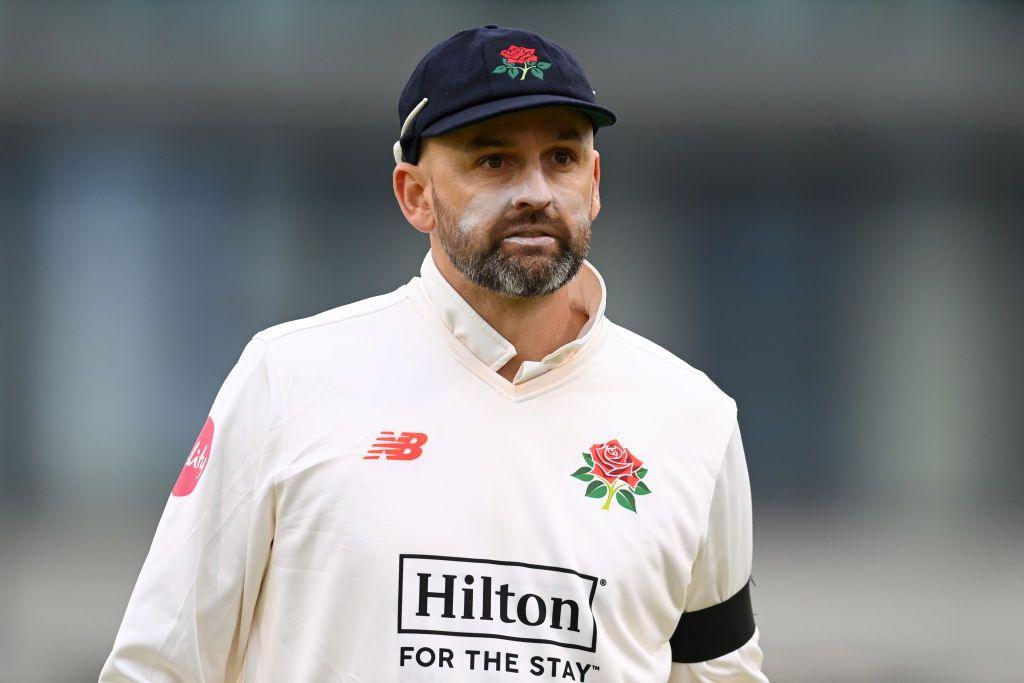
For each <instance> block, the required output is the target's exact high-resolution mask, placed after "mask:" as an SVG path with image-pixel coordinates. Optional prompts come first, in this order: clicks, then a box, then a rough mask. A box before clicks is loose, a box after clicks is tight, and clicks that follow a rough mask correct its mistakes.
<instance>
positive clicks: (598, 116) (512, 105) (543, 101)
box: [420, 93, 617, 138]
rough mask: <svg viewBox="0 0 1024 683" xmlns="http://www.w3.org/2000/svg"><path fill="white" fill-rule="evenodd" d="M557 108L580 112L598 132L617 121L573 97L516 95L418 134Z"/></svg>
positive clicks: (458, 114) (436, 123)
mask: <svg viewBox="0 0 1024 683" xmlns="http://www.w3.org/2000/svg"><path fill="white" fill-rule="evenodd" d="M559 105H562V106H568V107H575V108H577V109H580V110H582V111H583V113H584V114H586V115H587V116H589V117H590V120H591V121H593V122H594V125H595V126H596V127H598V128H601V127H603V126H610V125H612V124H613V123H615V121H616V120H617V117H616V116H615V114H614V113H613V112H612V110H611V109H606V108H605V107H602V106H600V105H597V104H594V103H593V102H587V101H586V100H578V99H576V98H575V97H565V96H563V95H548V94H545V93H534V94H532V95H517V96H516V97H506V98H504V99H500V100H492V101H490V102H484V103H483V104H478V105H476V106H474V107H469V108H467V109H463V110H462V111H458V112H455V113H454V114H451V115H449V116H446V117H444V118H443V119H438V120H437V121H434V122H433V123H432V124H430V125H429V126H427V127H426V129H424V130H423V132H421V133H420V137H422V138H428V137H433V136H436V135H443V134H444V133H449V132H451V131H453V130H455V129H456V128H462V127H463V126H468V125H469V124H471V123H476V122H478V121H483V120H484V119H489V118H491V117H492V116H498V115H500V114H508V113H511V112H514V111H522V110H524V109H535V108H537V107H550V106H559Z"/></svg>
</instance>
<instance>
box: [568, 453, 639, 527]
mask: <svg viewBox="0 0 1024 683" xmlns="http://www.w3.org/2000/svg"><path fill="white" fill-rule="evenodd" d="M583 460H584V461H585V462H586V463H587V466H586V467H581V468H579V469H578V470H576V471H575V472H573V473H572V474H570V475H569V476H571V477H575V478H577V479H579V480H581V481H586V482H590V483H589V485H588V486H587V490H586V491H585V492H584V494H583V495H585V496H587V497H588V498H605V501H604V505H603V506H602V507H601V509H602V510H607V509H609V507H610V506H611V504H612V497H613V496H614V498H615V501H616V502H617V503H618V504H619V505H621V506H622V507H624V508H626V509H627V510H631V511H632V512H636V496H645V495H647V494H648V493H650V492H651V489H649V488H648V487H647V484H645V483H644V482H643V481H642V480H643V478H644V475H646V474H647V468H646V467H643V466H642V465H643V462H641V461H640V459H639V458H637V457H636V456H635V455H633V453H632V451H630V450H629V449H628V448H626V447H625V446H623V445H622V444H621V443H619V440H618V439H612V440H611V441H607V442H605V443H596V444H594V445H593V446H591V447H590V452H589V453H587V452H585V453H583ZM606 496H607V497H606Z"/></svg>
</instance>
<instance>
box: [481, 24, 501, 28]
mask: <svg viewBox="0 0 1024 683" xmlns="http://www.w3.org/2000/svg"><path fill="white" fill-rule="evenodd" d="M484 28H498V25H497V24H487V25H486V26H484Z"/></svg>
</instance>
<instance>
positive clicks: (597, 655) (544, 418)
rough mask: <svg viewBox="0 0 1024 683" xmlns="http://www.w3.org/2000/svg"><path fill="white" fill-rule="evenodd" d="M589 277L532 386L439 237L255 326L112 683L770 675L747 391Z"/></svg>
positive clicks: (116, 659) (210, 423) (585, 270)
mask: <svg viewBox="0 0 1024 683" xmlns="http://www.w3.org/2000/svg"><path fill="white" fill-rule="evenodd" d="M566 286H567V287H569V288H570V289H569V292H570V302H571V305H572V306H573V307H575V308H577V309H579V310H582V311H585V312H586V314H587V315H588V317H589V319H588V321H587V323H586V324H585V325H584V327H583V328H582V330H581V331H580V334H579V336H578V337H577V338H576V339H575V340H573V341H571V342H568V343H567V344H565V345H564V346H562V347H561V348H559V349H556V350H555V351H553V352H551V353H550V354H548V355H547V356H546V357H544V358H543V359H542V360H540V361H537V362H532V361H527V362H524V363H523V364H522V366H521V367H520V369H519V371H518V373H517V375H516V377H515V378H514V381H512V382H509V381H508V380H506V379H505V378H503V377H502V376H501V375H499V374H498V373H497V370H498V369H499V368H501V367H502V366H503V365H505V364H506V363H507V362H508V361H509V360H510V359H512V358H513V357H514V356H515V355H516V350H515V348H514V347H513V346H512V344H510V343H509V342H508V340H506V339H504V338H503V337H502V336H501V335H500V334H498V332H497V331H496V330H495V329H494V328H492V327H491V326H490V325H489V324H488V323H487V322H486V321H485V320H484V319H483V318H482V317H481V316H480V315H478V314H477V312H476V311H475V310H474V309H473V308H472V307H471V306H470V305H469V304H468V303H467V302H466V301H465V300H464V299H463V298H461V296H460V295H459V294H458V293H457V292H456V290H455V289H454V288H453V287H452V286H451V285H450V284H449V283H448V282H447V281H446V280H445V278H444V277H443V275H442V274H441V273H440V271H439V270H438V269H437V266H436V264H435V263H434V261H433V256H432V254H431V253H430V252H429V251H428V252H427V255H426V257H425V258H424V260H423V264H422V267H421V270H420V275H419V276H417V277H413V278H412V279H411V280H410V281H409V282H408V283H407V284H404V285H402V286H400V287H398V288H397V289H396V290H394V291H392V292H390V293H387V294H382V295H379V296H375V297H371V298H368V299H364V300H361V301H357V302H355V303H351V304H348V305H344V306H340V307H337V308H333V309H330V310H327V311H324V312H322V313H319V314H317V315H314V316H311V317H308V318H304V319H299V320H292V321H288V322H285V323H281V324H279V325H275V326H272V327H269V328H267V329H265V330H263V331H261V332H259V333H257V334H256V335H254V336H253V338H252V339H251V340H250V341H249V342H248V344H247V345H246V346H245V348H244V349H243V350H242V352H241V356H240V358H239V359H238V361H237V363H236V364H235V366H234V367H233V368H232V369H231V371H230V372H229V373H228V375H227V378H226V379H225V380H224V383H223V384H222V386H221V388H220V389H219V391H218V392H217V395H216V397H215V398H214V400H213V404H212V407H211V408H210V411H209V417H208V418H207V419H206V420H205V424H204V425H203V426H202V429H201V431H200V433H199V436H198V437H197V438H196V440H195V443H194V445H193V447H192V449H191V451H190V452H189V454H188V456H187V459H186V461H185V465H184V467H183V469H182V470H181V473H180V475H179V477H178V479H177V481H176V482H175V483H174V486H173V489H172V491H171V494H170V496H169V497H168V500H167V502H166V505H165V507H164V510H163V513H162V515H161V517H160V520H159V523H158V525H157V528H156V532H155V535H154V538H153V541H152V545H151V547H150V549H149V552H148V555H147V557H146V559H145V562H144V563H143V566H142V569H141V572H140V574H139V577H138V581H137V583H136V585H135V587H134V590H133V591H132V594H131V597H130V599H129V602H128V606H127V610H126V612H125V615H124V619H123V621H122V623H121V626H120V629H119V631H118V633H117V636H116V638H115V640H114V645H113V650H112V651H111V653H110V655H109V657H108V658H107V660H106V662H105V664H104V666H103V669H102V671H101V673H100V677H99V680H100V681H101V683H115V682H128V681H130V682H133V683H136V682H138V683H142V682H143V681H145V682H146V683H171V682H172V681H173V682H176V683H177V682H188V683H212V682H214V681H217V682H220V681H227V682H230V683H235V682H240V683H256V682H260V683H322V682H332V681H337V682H345V683H357V682H358V683H392V682H410V683H412V682H415V683H427V682H437V683H454V682H456V681H458V682H470V681H472V682H477V681H484V682H491V681H493V682H495V683H499V682H504V683H514V682H516V681H582V682H586V683H662V682H666V681H667V682H669V683H682V682H684V681H700V682H711V681H731V682H737V681H755V682H763V681H767V680H768V679H767V678H766V677H765V675H764V673H763V672H762V670H761V663H762V652H761V649H760V647H759V644H758V638H759V633H758V630H757V627H756V626H755V624H754V618H753V612H752V609H751V598H750V588H749V585H750V583H749V580H750V574H751V564H752V524H751V498H750V484H749V479H748V474H747V466H746V462H745V455H744V450H743V443H742V441H741V438H740V430H739V423H738V420H737V407H736V402H735V401H734V400H733V399H732V398H731V397H730V396H728V395H727V394H725V393H724V392H723V391H722V390H721V389H719V388H718V387H717V386H716V385H715V384H714V383H713V382H712V381H711V380H710V379H709V378H708V377H707V375H705V374H704V373H703V372H701V371H699V370H696V369H694V368H693V367H691V366H690V365H688V364H687V363H686V362H684V361H682V360H681V359H679V358H677V357H676V356H674V355H672V354H671V353H669V352H668V351H666V350H665V349H663V348H661V347H660V346H658V345H656V344H654V343H653V342H651V341H648V340H647V339H645V338H643V337H641V336H639V335H637V334H635V333H633V332H630V331H629V330H627V329H625V328H623V327H621V326H619V325H617V324H615V323H613V322H611V321H610V320H608V319H607V318H606V317H605V315H604V311H605V299H606V290H605V283H604V280H603V279H602V277H601V276H600V274H599V273H598V272H597V270H596V269H595V268H594V267H593V265H592V264H590V263H589V262H585V263H584V265H583V267H582V268H581V269H580V272H579V274H578V275H577V276H576V277H575V278H573V280H572V281H571V282H570V283H568V284H567V285H566Z"/></svg>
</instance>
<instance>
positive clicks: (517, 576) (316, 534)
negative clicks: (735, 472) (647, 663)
mask: <svg viewBox="0 0 1024 683" xmlns="http://www.w3.org/2000/svg"><path fill="white" fill-rule="evenodd" d="M434 399H435V400H431V401H410V400H407V399H401V400H395V401H390V402H388V401H365V402H362V403H356V402H353V401H352V400H350V399H349V398H346V397H341V396H339V397H337V398H336V399H327V400H321V401H318V402H316V403H315V404H312V403H311V404H310V406H311V407H310V409H308V410H306V411H304V412H300V413H296V414H293V415H291V416H290V420H289V426H288V431H287V434H286V437H287V438H286V440H285V445H286V451H285V453H284V456H285V458H286V460H287V462H288V465H287V466H286V467H284V468H283V469H282V471H281V472H280V473H279V474H278V476H277V481H276V492H275V498H276V501H277V505H276V513H277V522H276V531H275V539H274V548H273V557H272V561H271V571H272V572H275V571H286V572H288V575H289V576H290V577H292V579H290V581H291V583H292V588H293V589H294V590H299V589H298V585H299V583H300V582H306V583H307V584H308V583H312V584H313V585H315V586H318V587H319V588H318V589H312V591H311V592H310V593H308V594H306V595H305V596H304V597H298V598H297V599H307V600H311V599H314V597H313V596H319V597H316V598H315V599H316V600H318V601H324V600H326V601H332V600H336V601H338V603H339V608H340V605H341V604H342V603H344V604H347V605H349V606H351V605H353V604H356V602H355V601H358V600H365V599H366V596H368V595H372V596H376V598H377V599H378V600H384V601H385V602H386V607H387V609H386V614H388V615H389V618H392V616H393V618H394V619H397V624H396V628H397V632H398V633H403V632H407V631H411V632H415V633H431V634H452V633H459V634H473V635H477V636H480V637H486V638H497V639H507V640H514V641H525V642H538V643H548V644H551V645H556V646H558V647H564V648H570V649H583V650H589V651H593V648H595V647H596V640H597V636H598V632H599V631H600V630H602V629H601V627H600V626H599V625H600V624H601V622H602V621H603V622H604V629H605V630H607V629H614V628H616V625H618V627H619V628H623V629H626V630H627V631H629V630H630V629H632V633H633V636H634V637H637V638H641V639H642V638H643V637H645V635H644V634H647V635H646V637H648V638H649V639H650V642H651V643H656V642H658V640H659V638H661V637H664V636H665V634H666V633H671V631H672V629H673V628H674V627H675V625H676V621H677V619H678V614H679V611H681V607H682V604H683V599H684V596H685V589H686V585H687V584H688V582H689V572H690V567H691V565H692V564H693V561H694V558H695V556H696V552H697V549H698V544H699V539H700V536H701V533H702V532H703V531H704V529H705V527H706V524H707V517H706V512H707V508H708V505H709V501H710V497H711V494H712V490H711V487H712V485H713V481H714V474H715V473H714V471H713V467H712V463H713V461H714V454H713V453H712V452H711V450H712V449H714V448H715V444H714V443H712V442H711V441H710V440H709V439H708V438H707V437H705V436H704V434H705V431H706V430H704V429H702V425H701V424H700V423H699V421H697V420H696V418H694V420H692V421H689V422H688V420H687V416H686V415H681V414H678V413H673V412H672V411H671V410H669V409H666V408H665V407H664V406H660V405H658V404H656V403H652V405H650V406H644V405H637V402H636V400H635V397H634V398H633V399H631V400H628V401H627V400H625V399H624V398H623V397H619V396H616V395H615V393H614V392H611V393H605V394H603V393H602V392H601V391H600V388H599V387H590V388H589V390H588V388H587V387H580V389H579V390H578V391H573V392H562V393H558V392H552V393H551V394H550V395H547V396H545V397H543V399H544V400H537V399H534V400H531V401H527V402H523V403H514V402H510V401H507V400H505V399H503V398H501V397H497V398H495V397H492V396H490V395H488V393H487V392H474V390H473V387H472V386H466V387H462V390H461V391H458V392H454V393H453V394H452V395H451V396H449V397H447V400H440V397H436V396H435V397H434ZM277 580H280V577H278V579H277Z"/></svg>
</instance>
